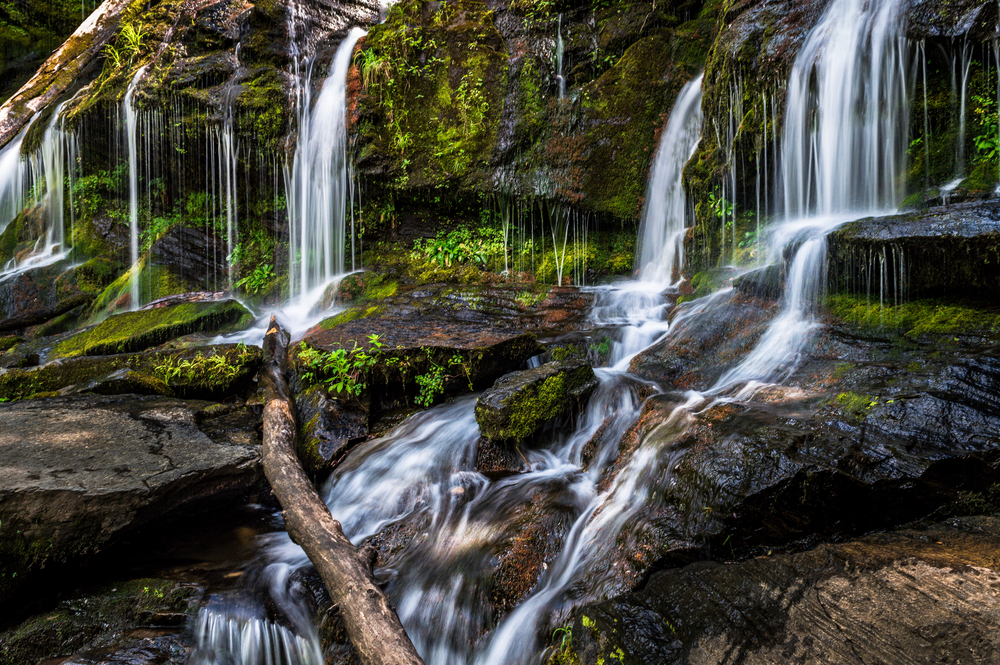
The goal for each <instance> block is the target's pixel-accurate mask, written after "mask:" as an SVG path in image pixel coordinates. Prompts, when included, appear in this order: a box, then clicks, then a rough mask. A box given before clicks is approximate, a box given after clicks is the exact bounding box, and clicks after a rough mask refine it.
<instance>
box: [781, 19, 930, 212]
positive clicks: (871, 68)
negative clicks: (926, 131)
mask: <svg viewBox="0 0 1000 665" xmlns="http://www.w3.org/2000/svg"><path fill="white" fill-rule="evenodd" d="M900 7H901V3H900V2H898V0H836V1H835V2H833V3H831V4H830V6H829V7H828V8H827V10H826V13H825V14H824V15H823V18H822V19H821V20H820V22H819V24H818V25H816V27H814V28H813V29H812V31H811V32H810V33H809V36H808V37H806V40H805V43H804V44H803V46H802V50H801V51H800V52H799V55H798V57H796V59H795V64H794V65H793V67H792V73H791V77H790V80H789V84H788V103H787V110H786V113H785V127H784V136H783V139H782V150H783V153H782V158H783V161H782V175H783V182H784V190H785V191H784V201H785V216H786V217H787V218H788V219H801V218H802V217H805V216H807V215H816V216H823V215H836V214H842V213H854V212H870V211H875V210H885V209H888V208H892V207H894V206H895V205H897V204H898V202H899V200H900V198H901V193H902V172H903V168H904V160H905V155H906V130H907V125H908V118H909V96H908V92H909V88H910V84H909V80H908V74H907V72H908V64H907V63H908V61H909V53H908V48H907V42H906V36H905V33H904V31H903V29H902V28H903V16H902V14H901V11H900Z"/></svg>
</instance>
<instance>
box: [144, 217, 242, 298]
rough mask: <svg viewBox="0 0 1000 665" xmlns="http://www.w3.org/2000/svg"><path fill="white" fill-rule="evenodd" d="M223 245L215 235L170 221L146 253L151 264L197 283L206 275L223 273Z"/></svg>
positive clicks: (224, 271)
mask: <svg viewBox="0 0 1000 665" xmlns="http://www.w3.org/2000/svg"><path fill="white" fill-rule="evenodd" d="M225 247H226V243H225V240H223V239H220V238H217V237H216V236H215V235H212V234H208V233H205V232H204V231H202V230H200V229H193V228H191V227H190V226H184V225H182V224H174V225H173V226H171V227H170V228H169V229H168V230H167V232H166V233H164V234H163V235H162V236H160V237H159V238H157V239H156V241H154V242H153V244H152V245H151V246H150V248H149V254H150V257H151V259H152V261H153V263H156V264H159V265H161V266H165V267H167V268H168V269H169V270H170V272H171V273H173V274H174V275H176V277H177V278H178V279H180V280H182V281H184V282H189V283H193V284H201V283H204V282H205V280H206V278H207V277H206V276H209V275H211V276H215V275H225V274H226V269H227V265H226V262H225V254H226V251H225ZM205 286H206V287H207V286H209V285H208V284H205Z"/></svg>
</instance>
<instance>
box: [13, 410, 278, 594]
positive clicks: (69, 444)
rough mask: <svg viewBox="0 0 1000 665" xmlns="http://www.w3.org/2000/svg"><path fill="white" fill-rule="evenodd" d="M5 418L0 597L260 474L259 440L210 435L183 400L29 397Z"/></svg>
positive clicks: (241, 490) (235, 492) (243, 488)
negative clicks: (252, 442)
mask: <svg viewBox="0 0 1000 665" xmlns="http://www.w3.org/2000/svg"><path fill="white" fill-rule="evenodd" d="M0 419H2V421H3V423H4V427H3V430H2V431H0V536H2V537H0V596H2V597H4V598H5V599H8V600H9V599H12V598H13V596H12V594H14V593H17V592H18V591H19V589H20V588H23V585H24V584H27V583H29V582H30V580H31V579H32V578H33V577H35V576H36V575H38V574H39V571H40V570H41V569H42V568H45V567H46V566H50V565H57V564H60V563H64V562H68V561H75V562H77V561H80V560H83V559H85V558H86V557H88V556H90V555H92V554H94V553H95V552H97V551H98V550H100V549H102V548H104V547H106V546H107V545H108V544H109V543H111V542H113V541H115V540H116V539H118V538H120V537H122V536H123V535H125V534H127V533H129V532H131V531H132V530H134V529H136V528H138V527H140V526H142V525H146V524H150V523H152V522H155V521H157V520H161V519H166V518H168V517H170V516H176V515H177V514H178V513H179V511H182V510H190V509H194V508H196V507H198V506H202V507H204V506H208V505H219V502H220V501H224V500H225V499H226V498H227V497H228V498H235V497H239V496H242V495H243V494H245V493H246V492H247V491H249V490H250V489H251V488H253V487H254V486H255V485H256V483H258V482H259V480H260V478H261V473H260V468H259V458H260V449H259V446H256V445H245V444H239V443H232V442H231V441H226V440H223V438H220V437H217V439H218V440H215V439H213V438H211V437H209V436H208V435H206V434H205V433H203V432H202V431H201V430H199V428H198V426H197V421H198V417H197V413H196V411H195V410H194V409H192V408H191V407H190V406H188V405H187V404H186V403H184V402H181V401H179V400H173V399H165V398H158V397H145V398H144V397H136V396H123V397H100V396H90V397H74V398H55V399H46V400H30V401H23V402H13V403H6V404H0Z"/></svg>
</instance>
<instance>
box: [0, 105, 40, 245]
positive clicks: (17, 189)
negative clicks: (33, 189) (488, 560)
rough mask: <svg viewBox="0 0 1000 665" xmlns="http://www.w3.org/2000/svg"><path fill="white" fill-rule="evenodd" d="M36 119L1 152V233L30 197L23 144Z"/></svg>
mask: <svg viewBox="0 0 1000 665" xmlns="http://www.w3.org/2000/svg"><path fill="white" fill-rule="evenodd" d="M34 121H35V118H32V119H31V121H30V122H29V123H28V124H27V126H25V128H24V129H22V130H21V131H20V132H19V133H18V134H17V136H15V137H14V138H13V139H12V140H11V141H10V143H8V144H7V145H5V146H4V147H3V150H0V232H2V231H3V230H4V229H5V228H7V224H9V223H10V222H11V220H13V219H14V218H15V217H17V213H19V212H21V209H22V208H23V207H24V203H25V201H26V200H27V197H28V176H29V171H28V168H29V167H28V162H27V161H26V160H25V159H24V158H23V157H21V144H22V143H24V136H25V134H27V133H28V129H30V128H31V125H32V124H33V123H34Z"/></svg>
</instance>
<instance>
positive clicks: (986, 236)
mask: <svg viewBox="0 0 1000 665" xmlns="http://www.w3.org/2000/svg"><path fill="white" fill-rule="evenodd" d="M828 242H829V252H830V253H829V256H830V259H829V261H830V283H831V285H832V286H833V287H834V288H835V289H837V290H840V291H845V292H853V293H864V294H870V295H871V296H873V297H878V298H880V299H882V300H887V301H888V302H890V303H894V304H895V303H897V302H899V301H901V300H903V299H907V298H916V297H920V296H926V295H944V294H949V295H953V296H954V295H966V296H967V295H974V294H979V295H988V296H995V295H996V294H997V293H998V292H1000V203H998V202H997V201H987V202H978V201H974V202H967V203H959V204H954V205H948V206H940V207H937V208H930V209H928V210H925V211H922V212H917V213H906V214H900V215H891V216H889V217H869V218H866V219H860V220H857V221H853V222H848V223H847V224H844V225H843V226H841V227H839V228H838V229H837V230H835V231H834V232H833V233H831V234H830V236H829V239H828Z"/></svg>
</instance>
